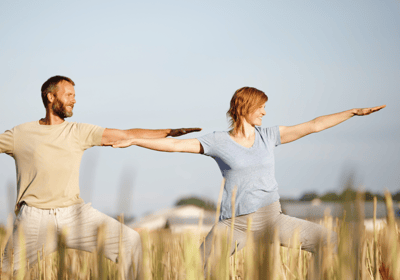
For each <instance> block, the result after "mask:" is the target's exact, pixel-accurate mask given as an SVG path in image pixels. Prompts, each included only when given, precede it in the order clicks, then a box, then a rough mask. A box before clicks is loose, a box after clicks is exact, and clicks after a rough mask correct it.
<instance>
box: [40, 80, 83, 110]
mask: <svg viewBox="0 0 400 280" xmlns="http://www.w3.org/2000/svg"><path fill="white" fill-rule="evenodd" d="M62 81H66V82H68V83H70V84H71V85H73V86H75V83H74V81H72V80H71V79H70V78H68V77H64V76H58V75H57V76H54V77H51V78H50V79H48V80H47V81H46V82H45V83H44V84H43V85H42V100H43V104H44V107H47V104H49V99H48V98H47V94H48V93H57V91H58V86H57V85H58V83H60V82H62Z"/></svg>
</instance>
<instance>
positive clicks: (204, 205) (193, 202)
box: [175, 196, 216, 211]
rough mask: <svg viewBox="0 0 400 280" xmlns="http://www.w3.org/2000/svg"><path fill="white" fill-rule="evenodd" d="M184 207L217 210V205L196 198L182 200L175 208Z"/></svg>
mask: <svg viewBox="0 0 400 280" xmlns="http://www.w3.org/2000/svg"><path fill="white" fill-rule="evenodd" d="M182 205H195V206H198V207H201V208H203V209H204V210H212V211H214V210H215V209H216V207H215V203H214V202H213V201H211V200H206V199H201V198H199V197H196V196H192V197H186V198H181V199H180V200H178V201H177V202H176V203H175V206H182Z"/></svg>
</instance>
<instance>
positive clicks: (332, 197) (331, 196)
mask: <svg viewBox="0 0 400 280" xmlns="http://www.w3.org/2000/svg"><path fill="white" fill-rule="evenodd" d="M321 200H322V201H329V202H339V201H340V196H339V195H338V194H337V193H334V192H328V193H326V194H324V195H323V196H321Z"/></svg>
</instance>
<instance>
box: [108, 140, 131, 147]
mask: <svg viewBox="0 0 400 280" xmlns="http://www.w3.org/2000/svg"><path fill="white" fill-rule="evenodd" d="M132 145H134V142H133V139H125V140H121V141H117V142H114V143H112V144H111V146H112V147H113V148H127V147H129V146H132Z"/></svg>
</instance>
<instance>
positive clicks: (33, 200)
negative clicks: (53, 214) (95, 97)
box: [0, 121, 104, 213]
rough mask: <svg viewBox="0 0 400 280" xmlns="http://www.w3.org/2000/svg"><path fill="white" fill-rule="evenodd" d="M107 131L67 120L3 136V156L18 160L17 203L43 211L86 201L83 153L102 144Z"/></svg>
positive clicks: (23, 126) (30, 125)
mask: <svg viewBox="0 0 400 280" xmlns="http://www.w3.org/2000/svg"><path fill="white" fill-rule="evenodd" d="M103 132H104V128H102V127H99V126H96V125H91V124H83V123H76V122H67V121H64V122H63V123H62V124H58V125H40V124H39V121H34V122H29V123H24V124H21V125H18V126H16V127H14V128H13V129H11V130H7V131H6V132H4V133H3V134H0V153H7V154H8V155H10V156H12V157H13V158H14V159H15V165H16V168H17V201H16V206H15V212H16V213H18V211H19V207H20V203H21V202H23V201H24V202H25V203H26V204H28V205H29V206H33V207H36V208H41V209H53V208H59V207H67V206H71V205H74V204H77V203H81V202H83V200H82V198H80V197H79V166H80V163H81V159H82V155H83V152H84V151H85V150H86V149H88V148H90V147H93V146H99V145H100V144H101V138H102V135H103Z"/></svg>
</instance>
